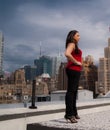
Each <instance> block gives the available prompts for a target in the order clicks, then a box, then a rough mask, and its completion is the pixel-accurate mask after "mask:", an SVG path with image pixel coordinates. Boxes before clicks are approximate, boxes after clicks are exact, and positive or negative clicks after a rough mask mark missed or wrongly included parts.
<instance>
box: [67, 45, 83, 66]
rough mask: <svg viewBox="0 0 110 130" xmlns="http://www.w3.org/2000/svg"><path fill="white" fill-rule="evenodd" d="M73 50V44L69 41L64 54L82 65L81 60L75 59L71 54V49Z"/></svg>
mask: <svg viewBox="0 0 110 130" xmlns="http://www.w3.org/2000/svg"><path fill="white" fill-rule="evenodd" d="M73 50H75V44H73V43H69V44H68V46H67V48H66V50H65V56H66V57H67V59H68V60H70V61H72V62H73V63H74V64H77V65H82V63H81V62H79V61H77V60H76V59H75V58H74V57H73V56H72V54H71V53H72V51H73Z"/></svg>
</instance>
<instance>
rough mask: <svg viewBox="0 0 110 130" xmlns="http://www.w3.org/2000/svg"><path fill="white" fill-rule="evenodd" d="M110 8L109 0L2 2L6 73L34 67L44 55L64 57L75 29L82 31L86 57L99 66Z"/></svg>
mask: <svg viewBox="0 0 110 130" xmlns="http://www.w3.org/2000/svg"><path fill="white" fill-rule="evenodd" d="M109 5H110V1H109V0H105V1H103V0H97V1H96V0H92V1H87V0H77V1H73V0H68V1H63V0H53V1H51V0H40V1H38V0H22V1H18V0H10V1H8V2H7V0H0V17H1V20H0V31H1V32H2V33H3V35H4V61H3V65H4V70H6V71H14V70H15V69H17V68H19V67H21V66H23V65H25V64H34V63H33V61H34V59H36V58H37V57H39V56H40V53H41V52H42V55H43V54H44V55H51V56H57V54H58V53H59V52H60V53H61V54H62V55H63V56H64V50H65V39H66V35H67V33H68V32H69V31H70V30H72V29H77V30H78V31H79V32H80V35H81V39H80V42H79V47H80V48H81V49H82V51H83V57H85V56H87V55H92V56H93V57H94V60H95V62H96V63H98V61H99V58H100V57H103V56H104V47H106V46H107V44H108V41H107V40H108V37H109V36H110V32H109V26H110V18H109V14H110V8H109ZM41 45H42V48H41ZM40 49H41V52H40Z"/></svg>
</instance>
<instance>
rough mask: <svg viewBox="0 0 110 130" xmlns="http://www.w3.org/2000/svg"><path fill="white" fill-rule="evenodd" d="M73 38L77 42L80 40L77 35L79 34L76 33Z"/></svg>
mask: <svg viewBox="0 0 110 130" xmlns="http://www.w3.org/2000/svg"><path fill="white" fill-rule="evenodd" d="M73 38H74V39H75V40H76V41H77V42H78V41H79V39H80V35H79V33H78V32H77V33H76V34H75V35H74V37H73Z"/></svg>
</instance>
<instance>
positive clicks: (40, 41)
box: [40, 41, 42, 57]
mask: <svg viewBox="0 0 110 130" xmlns="http://www.w3.org/2000/svg"><path fill="white" fill-rule="evenodd" d="M41 47H42V42H41V41H40V57H41V56H42V50H41V49H42V48H41Z"/></svg>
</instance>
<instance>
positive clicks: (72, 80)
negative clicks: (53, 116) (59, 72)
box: [65, 30, 82, 123]
mask: <svg viewBox="0 0 110 130" xmlns="http://www.w3.org/2000/svg"><path fill="white" fill-rule="evenodd" d="M79 39H80V35H79V32H78V31H77V30H72V31H70V32H69V33H68V35H67V38H66V51H65V56H66V57H67V60H68V63H67V66H66V74H67V78H68V84H67V85H68V87H67V92H66V96H65V105H66V110H65V119H66V120H69V121H70V122H71V123H77V119H80V117H79V116H78V113H77V107H76V99H77V91H78V84H79V79H80V72H81V69H82V51H81V50H80V49H79V48H78V41H79Z"/></svg>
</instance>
